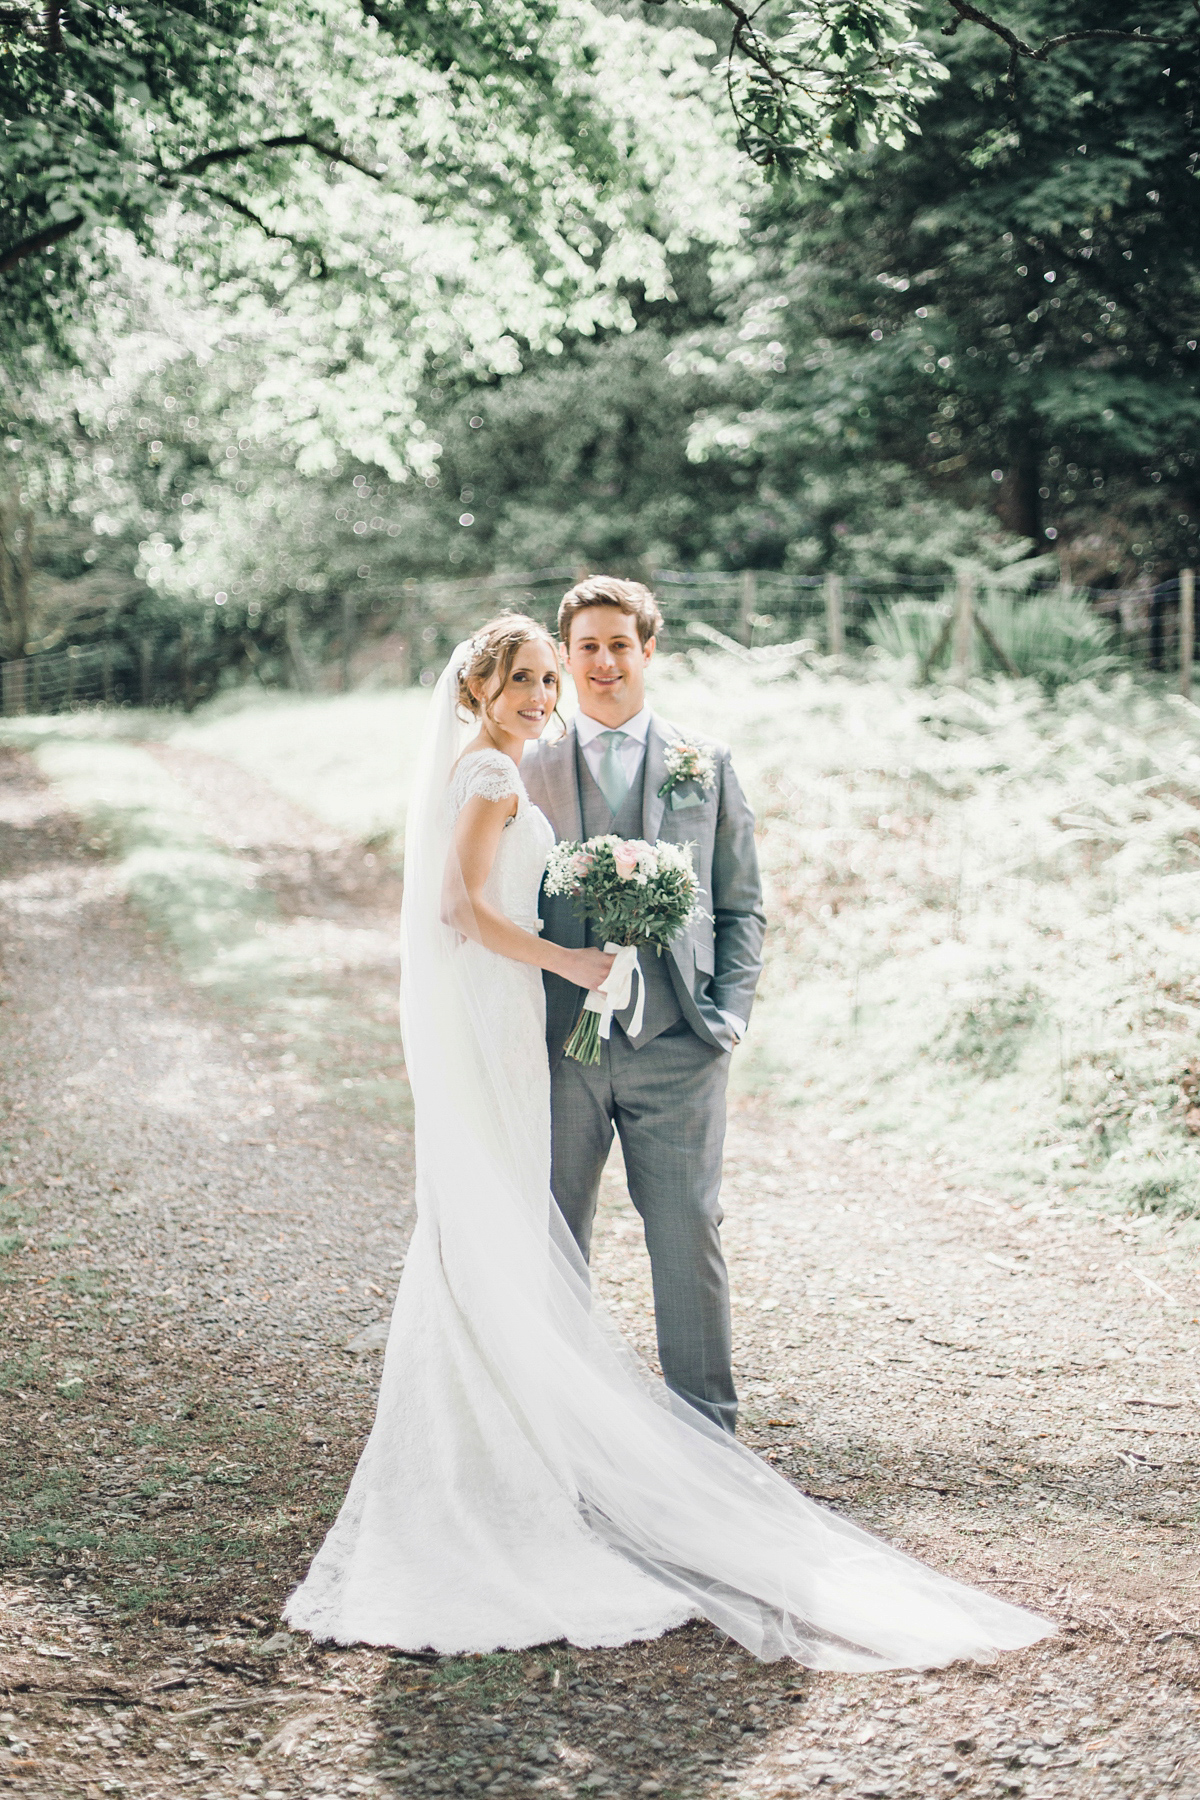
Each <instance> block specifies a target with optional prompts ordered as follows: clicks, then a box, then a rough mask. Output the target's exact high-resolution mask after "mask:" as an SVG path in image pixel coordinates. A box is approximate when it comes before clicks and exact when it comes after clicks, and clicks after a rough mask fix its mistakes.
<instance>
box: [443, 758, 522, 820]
mask: <svg viewBox="0 0 1200 1800" xmlns="http://www.w3.org/2000/svg"><path fill="white" fill-rule="evenodd" d="M450 793H451V798H452V800H453V803H454V808H455V811H457V810H458V809H459V808H460V807H462V806H463V805H465V803H466V802H467V801H468V800H470V799H472V798H473V797H474V796H475V795H478V796H479V798H480V799H481V800H506V799H507V798H508V796H509V795H510V794H516V795H518V796H519V795H520V793H521V777H520V776H519V775H518V774H517V771H516V769H515V768H514V767H513V764H512V762H511V761H510V760H509V758H508V757H507V756H504V755H502V754H501V752H500V751H499V750H477V751H475V752H474V753H473V754H472V755H471V756H464V757H463V760H462V761H461V762H460V763H459V765H458V767H457V769H456V770H455V771H454V779H453V781H452V782H451V784H450Z"/></svg>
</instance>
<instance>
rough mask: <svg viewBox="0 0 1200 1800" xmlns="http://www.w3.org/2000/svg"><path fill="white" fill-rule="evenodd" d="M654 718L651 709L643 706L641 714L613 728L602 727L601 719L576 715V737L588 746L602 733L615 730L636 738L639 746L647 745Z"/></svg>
mask: <svg viewBox="0 0 1200 1800" xmlns="http://www.w3.org/2000/svg"><path fill="white" fill-rule="evenodd" d="M652 717H653V714H652V713H651V711H650V708H649V707H648V706H643V708H642V710H641V712H639V713H634V715H633V717H632V719H626V721H625V723H624V724H623V725H618V726H616V727H613V726H611V725H602V724H601V723H600V721H599V719H589V718H588V716H587V714H586V713H582V712H579V713H576V714H575V735H576V737H577V738H578V739H579V742H580V743H581V744H584V745H587V744H590V743H591V741H592V739H593V738H594V737H598V736H599V734H600V733H601V732H602V731H612V730H614V729H615V730H617V731H623V732H624V733H625V734H626V736H627V737H631V738H635V739H636V740H637V742H638V743H639V744H645V742H646V734H647V732H648V731H649V730H650V720H651V718H652Z"/></svg>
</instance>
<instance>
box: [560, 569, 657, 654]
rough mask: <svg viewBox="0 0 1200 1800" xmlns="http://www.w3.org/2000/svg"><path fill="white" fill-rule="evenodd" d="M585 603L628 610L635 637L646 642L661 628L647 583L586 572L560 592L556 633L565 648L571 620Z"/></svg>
mask: <svg viewBox="0 0 1200 1800" xmlns="http://www.w3.org/2000/svg"><path fill="white" fill-rule="evenodd" d="M587 606H612V607H615V608H616V610H617V611H618V612H623V613H628V614H629V615H630V617H631V618H632V619H634V620H635V622H636V624H637V634H638V638H639V639H640V641H641V642H642V643H643V644H648V643H649V642H650V639H651V638H652V637H657V636H658V634H659V632H660V631H661V630H662V628H663V619H662V614H661V613H660V612H659V610H658V604H657V602H656V601H655V598H654V595H653V594H652V593H651V592H650V589H649V588H648V587H643V586H642V584H641V582H640V581H621V580H620V579H619V578H618V577H617V576H616V575H589V576H588V578H587V580H586V581H580V582H578V583H577V584H576V586H575V587H573V588H572V589H571V591H570V593H569V594H564V595H563V597H562V601H561V603H560V605H559V608H558V635H559V638H560V639H561V641H562V642H563V644H565V646H566V647H567V649H568V650H569V649H570V647H571V621H572V619H574V617H575V614H576V613H580V612H582V611H583V610H584V608H585V607H587Z"/></svg>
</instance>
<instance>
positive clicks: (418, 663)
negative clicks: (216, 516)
mask: <svg viewBox="0 0 1200 1800" xmlns="http://www.w3.org/2000/svg"><path fill="white" fill-rule="evenodd" d="M579 576H580V570H579V569H578V568H577V567H571V568H549V569H535V570H532V571H527V572H524V573H518V574H499V575H488V576H480V577H475V578H467V579H463V580H455V581H416V580H410V581H405V582H403V583H402V584H401V585H400V587H399V588H398V590H397V591H396V593H395V595H394V597H393V598H390V599H389V600H387V601H385V602H383V603H381V602H379V601H378V600H377V601H375V602H374V603H373V604H372V606H371V607H370V610H366V609H364V610H363V612H362V613H361V615H360V613H359V611H358V610H357V608H356V606H355V605H354V603H353V602H352V601H351V600H350V599H349V598H347V599H346V600H344V602H343V605H342V612H341V622H340V630H338V631H335V632H333V633H332V634H331V633H330V631H329V629H328V627H327V626H325V625H322V627H321V629H320V637H319V641H318V637H317V633H316V631H315V630H306V621H305V618H304V616H303V615H302V614H301V612H300V610H299V603H298V602H292V603H289V605H288V607H287V609H286V630H285V631H284V633H283V634H282V636H281V637H280V639H279V647H280V650H281V654H280V655H279V656H277V657H276V659H275V660H274V662H269V661H265V660H264V659H263V658H262V657H261V656H260V655H259V653H258V652H257V650H256V649H255V646H254V643H253V641H252V640H251V639H250V637H249V634H248V633H243V634H242V639H241V641H242V642H243V643H244V645H245V647H246V648H245V654H246V663H245V672H246V674H247V676H249V675H250V674H251V673H252V672H253V673H256V674H257V676H258V678H259V679H260V680H264V681H266V682H268V683H269V684H272V685H280V686H291V687H297V688H300V689H309V690H312V689H317V688H325V689H338V688H341V689H347V688H351V687H354V686H357V685H359V684H360V683H361V682H363V681H375V680H378V679H380V678H381V676H385V677H386V678H388V679H391V680H393V681H396V682H422V683H426V684H427V683H429V682H432V681H433V680H434V679H435V677H436V674H437V671H438V670H439V669H440V668H441V667H442V665H443V664H444V662H445V660H446V657H447V656H448V655H449V652H450V650H451V649H452V648H453V646H454V645H455V644H456V643H457V642H458V641H459V640H460V639H461V638H463V637H464V636H468V635H470V633H471V632H472V631H474V630H475V629H476V628H477V627H478V625H479V623H480V622H481V620H483V619H484V618H487V617H488V616H489V615H490V614H492V613H495V612H499V611H501V610H502V609H505V608H509V609H516V610H520V611H524V612H528V613H529V614H530V615H531V616H532V617H534V618H537V619H539V620H541V621H543V622H544V623H545V624H547V625H550V626H552V625H553V623H554V620H555V615H556V613H557V609H558V603H559V600H560V599H561V598H562V595H563V593H564V591H565V590H566V588H568V587H570V586H571V585H572V584H573V583H574V582H575V581H576V580H578V579H579ZM653 585H654V591H655V594H656V597H657V599H658V604H659V607H660V610H661V612H662V614H663V619H664V624H665V630H664V633H663V644H662V647H663V648H664V649H667V650H677V649H685V648H689V647H695V646H696V644H697V642H698V634H699V638H700V639H706V640H707V641H709V642H713V641H718V640H720V639H725V640H727V641H728V642H730V643H732V644H735V645H738V646H741V647H743V648H746V649H762V650H766V649H768V648H769V647H770V646H772V645H782V644H795V643H797V642H799V641H801V640H803V641H804V642H805V643H807V644H808V645H809V646H810V647H811V649H812V650H813V651H814V652H815V653H817V654H819V655H826V656H849V657H855V656H861V655H862V654H864V653H865V652H866V651H867V649H868V648H869V647H870V645H871V643H872V641H873V639H872V631H873V629H876V628H877V627H878V624H879V622H880V620H881V619H885V618H886V617H887V616H888V615H889V613H890V612H891V609H892V608H895V607H897V605H899V606H900V608H901V609H903V608H904V607H906V606H907V607H910V608H911V607H913V606H914V604H915V606H916V608H917V609H918V610H923V609H924V608H925V607H928V606H931V605H932V606H934V607H936V608H938V609H939V610H940V612H941V614H942V615H943V617H944V619H945V620H946V640H947V642H948V641H949V639H950V636H951V632H952V621H953V618H954V617H955V614H956V609H957V611H959V612H961V609H962V606H963V604H964V601H963V589H962V583H961V581H960V583H959V588H958V591H957V593H956V592H955V591H954V590H948V589H947V587H946V584H945V582H944V581H941V580H938V579H935V578H926V579H921V578H913V579H909V580H898V579H894V578H893V579H880V580H863V579H857V578H849V577H847V578H843V577H841V576H837V575H826V576H823V577H822V576H804V575H790V574H786V573H783V572H779V571H774V570H754V569H746V570H740V571H737V572H733V573H730V572H727V571H708V570H704V571H692V572H689V571H683V570H673V569H663V570H659V571H657V572H656V574H655V576H654V583H653ZM1041 591H1043V592H1044V591H1045V590H1041ZM1069 591H1070V592H1071V593H1073V594H1074V595H1075V596H1076V597H1077V598H1082V599H1085V600H1087V602H1088V603H1089V605H1090V608H1091V610H1092V611H1094V612H1095V613H1096V615H1097V616H1098V617H1099V618H1101V619H1103V620H1104V621H1105V622H1106V623H1107V624H1108V625H1109V627H1110V629H1111V633H1112V646H1111V647H1112V649H1113V650H1114V651H1116V652H1117V653H1119V654H1120V655H1122V656H1123V657H1124V658H1125V659H1127V661H1128V662H1129V664H1130V666H1131V667H1132V668H1135V669H1140V670H1143V671H1146V672H1149V673H1154V674H1159V675H1170V676H1174V677H1176V679H1177V680H1178V683H1179V685H1180V687H1181V688H1182V690H1183V691H1184V692H1189V691H1190V684H1191V672H1192V666H1193V662H1194V658H1195V625H1194V598H1193V596H1194V586H1193V582H1192V578H1191V575H1190V572H1188V571H1183V572H1182V573H1181V575H1179V576H1175V577H1172V578H1171V579H1170V580H1167V581H1162V582H1159V583H1157V584H1154V585H1151V584H1149V583H1147V584H1143V585H1141V586H1138V587H1134V588H1122V589H1079V588H1075V589H1071V590H1069ZM968 604H969V602H968ZM982 629H984V630H986V627H983V628H982ZM968 636H969V626H968ZM963 641H965V639H964V640H963ZM210 660H211V659H210ZM202 663H203V657H202V655H201V653H200V652H199V651H198V649H197V644H196V639H195V638H194V636H193V633H192V631H191V630H190V629H189V628H187V627H185V628H183V629H182V631H181V632H180V633H178V634H177V635H175V636H173V637H169V638H168V637H160V638H142V639H140V640H137V641H135V642H130V641H129V640H128V639H121V638H117V637H113V638H111V639H105V640H102V641H99V642H94V643H91V644H86V645H71V646H69V647H68V648H66V649H64V650H59V651H54V652H43V653H40V654H38V655H34V656H26V657H21V658H10V659H8V660H7V661H4V662H0V710H2V712H3V715H4V716H5V717H6V718H12V717H15V716H19V715H24V714H36V713H56V712H69V711H73V710H76V709H79V708H83V707H89V706H182V707H184V708H185V709H189V710H190V708H191V706H192V705H193V704H194V703H195V702H196V701H197V700H198V699H203V698H205V697H206V695H207V694H208V693H209V692H211V691H213V689H214V686H215V679H214V677H213V675H212V673H211V670H210V672H209V674H207V675H206V674H204V673H203V672H202Z"/></svg>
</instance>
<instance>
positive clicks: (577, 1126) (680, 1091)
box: [521, 576, 766, 1433]
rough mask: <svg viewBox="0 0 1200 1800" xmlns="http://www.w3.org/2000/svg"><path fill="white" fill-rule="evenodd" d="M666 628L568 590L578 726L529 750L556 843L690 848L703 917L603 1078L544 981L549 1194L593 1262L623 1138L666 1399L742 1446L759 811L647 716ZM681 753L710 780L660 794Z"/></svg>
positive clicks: (554, 978)
mask: <svg viewBox="0 0 1200 1800" xmlns="http://www.w3.org/2000/svg"><path fill="white" fill-rule="evenodd" d="M661 625H662V617H661V615H660V613H659V610H658V607H657V606H656V605H655V602H654V597H653V595H652V594H651V593H650V591H649V589H648V588H645V587H643V586H642V585H641V584H640V583H639V582H636V581H618V580H616V579H613V578H611V577H608V576H596V577H594V578H592V579H590V580H588V581H582V582H580V583H579V585H578V587H574V588H572V589H571V591H570V593H569V594H567V595H566V597H565V598H564V600H563V602H562V605H561V606H560V607H559V609H558V634H559V638H560V639H561V642H562V651H563V656H564V659H565V662H566V665H567V668H568V669H569V671H570V673H571V676H572V677H573V679H574V682H575V687H576V690H577V692H578V694H579V714H578V716H577V718H576V719H575V721H574V723H573V724H572V725H571V727H570V728H569V729H568V731H567V733H566V735H565V736H564V737H562V738H560V739H559V740H558V741H557V743H553V744H547V743H546V742H545V741H544V740H543V741H542V742H540V743H538V744H536V745H530V747H529V749H528V750H527V752H526V754H525V757H524V760H523V762H522V765H521V774H522V776H523V778H524V780H525V785H526V788H527V789H528V792H529V796H530V798H531V799H532V800H533V802H534V804H535V805H537V806H539V807H541V809H542V811H543V812H544V813H545V814H546V816H547V818H548V819H549V820H550V822H551V824H552V825H553V826H554V830H555V833H556V834H557V836H558V837H559V838H560V839H568V840H570V839H578V838H589V837H597V836H599V835H601V834H602V833H605V832H615V833H616V834H617V835H618V836H619V837H623V838H645V839H647V840H648V841H649V842H650V843H655V842H657V841H659V840H660V839H661V840H663V841H665V842H667V843H673V844H679V843H688V844H692V845H693V846H694V851H693V857H694V861H695V864H696V869H697V873H698V874H699V877H700V889H701V891H700V901H699V904H700V906H701V907H702V909H703V914H704V915H705V916H702V917H700V918H698V919H696V920H695V922H694V923H693V924H692V925H690V926H689V927H688V928H687V929H686V930H685V931H684V932H683V933H682V934H681V935H680V936H679V937H678V938H676V939H675V941H674V942H673V943H672V944H671V945H670V946H669V947H668V948H667V949H666V950H664V952H663V954H662V955H661V956H656V955H655V954H654V952H653V950H652V949H648V948H646V947H643V949H642V951H641V955H640V961H641V965H642V971H643V975H644V977H645V985H646V994H645V1013H644V1017H643V1020H642V1024H641V1029H640V1030H639V1031H638V1033H637V1035H636V1036H635V1037H631V1036H629V1032H628V1027H629V1026H630V1024H631V1023H632V1016H633V1010H634V1008H633V1004H632V1001H631V1004H630V1005H629V1006H628V1007H626V1008H625V1010H624V1011H623V1012H619V1013H617V1014H616V1016H615V1018H614V1021H613V1026H612V1033H611V1036H610V1037H609V1039H608V1041H607V1042H605V1041H603V1040H601V1045H600V1061H599V1063H598V1064H597V1065H595V1066H594V1067H593V1066H589V1065H585V1064H583V1063H578V1062H575V1061H574V1060H573V1059H572V1058H571V1057H567V1056H564V1054H563V1047H564V1045H565V1044H566V1041H567V1038H568V1037H569V1036H570V1034H571V1030H572V1028H573V1026H574V1024H575V1021H576V1019H577V1018H578V1017H579V1012H580V1008H581V1007H582V1004H583V997H584V990H583V989H582V988H578V987H575V986H573V985H572V984H571V983H570V982H568V981H565V980H563V978H562V977H561V976H558V975H549V974H548V975H546V977H545V983H546V1038H547V1043H548V1046H549V1051H550V1068H551V1072H552V1082H553V1086H552V1099H551V1106H552V1128H553V1164H552V1173H551V1185H552V1187H553V1190H554V1197H555V1199H556V1200H557V1202H558V1205H559V1207H560V1209H561V1211H562V1213H563V1216H564V1217H565V1219H566V1221H567V1224H568V1225H569V1226H570V1228H571V1230H572V1232H573V1233H574V1235H575V1239H576V1241H577V1243H578V1244H579V1248H580V1250H581V1251H582V1252H583V1254H584V1256H585V1257H586V1256H587V1255H588V1252H589V1249H590V1246H591V1237H592V1221H593V1219H594V1217H595V1212H596V1198H597V1195H598V1193H599V1189H600V1177H601V1174H602V1173H603V1169H604V1164H605V1161H606V1159H607V1157H608V1153H609V1150H610V1148H611V1146H612V1140H613V1129H614V1127H615V1128H616V1130H617V1132H618V1133H619V1134H620V1138H621V1148H622V1150H623V1151H624V1155H625V1171H626V1176H627V1179H628V1182H629V1196H630V1199H631V1200H632V1201H633V1204H634V1205H635V1206H636V1208H637V1210H638V1212H639V1213H640V1214H641V1216H642V1222H643V1225H644V1227H645V1233H646V1248H647V1249H648V1250H649V1252H650V1268H651V1274H652V1277H653V1281H654V1311H655V1319H656V1322H657V1327H658V1351H659V1360H660V1361H661V1363H662V1370H663V1375H664V1377H665V1378H666V1382H667V1386H668V1387H670V1388H671V1389H673V1391H674V1392H675V1393H677V1394H679V1395H680V1396H681V1397H682V1398H683V1399H684V1400H686V1401H688V1402H689V1403H690V1404H691V1405H692V1406H694V1407H696V1408H697V1409H698V1410H699V1411H700V1412H702V1413H704V1414H706V1415H707V1417H708V1418H710V1419H711V1420H713V1421H714V1423H716V1424H717V1425H719V1426H721V1427H722V1428H723V1429H724V1430H726V1431H728V1432H730V1433H732V1432H733V1431H734V1429H735V1427H736V1424H737V1395H736V1393H735V1392H734V1386H733V1373H732V1370H731V1368H730V1359H731V1354H732V1346H731V1336H730V1321H729V1282H728V1277H727V1275H726V1272H725V1261H724V1258H723V1257H722V1255H721V1239H720V1231H719V1227H720V1224H721V1216H722V1215H721V1206H720V1191H721V1155H722V1149H723V1146H724V1140H725V1085H726V1081H727V1079H728V1074H729V1053H730V1051H731V1050H732V1048H733V1046H734V1044H736V1043H737V1041H738V1039H739V1038H741V1037H742V1036H743V1035H744V1034H745V1030H746V1022H747V1020H748V1019H749V1017H750V1007H751V1004H752V1002H753V999H754V989H755V986H756V984H757V982H758V977H759V973H760V971H761V969H762V944H763V933H764V931H765V928H766V920H765V917H764V915H763V909H762V889H761V886H760V883H759V876H758V857H757V854H756V852H755V847H754V816H753V814H752V813H751V811H750V808H749V806H748V805H747V803H746V799H745V797H744V795H743V793H742V790H741V788H740V787H739V786H738V781H737V777H736V775H735V774H734V772H733V769H732V766H731V764H730V761H729V752H728V751H727V750H725V749H724V748H722V747H721V746H720V745H718V744H714V743H712V742H711V741H710V740H707V739H699V738H697V737H695V736H694V735H693V736H689V737H688V738H686V739H685V738H684V735H683V733H681V732H680V731H678V730H676V728H675V726H673V725H668V724H667V722H666V721H665V720H664V719H659V718H656V717H655V715H654V714H653V713H652V712H651V711H650V709H649V708H648V706H647V705H646V695H645V679H646V669H647V666H648V665H649V662H650V659H651V657H652V656H653V655H654V648H655V638H656V634H657V632H658V630H659V629H660V627H661ZM684 742H686V743H688V744H689V745H691V746H693V747H698V748H700V749H701V750H703V751H706V752H707V753H708V755H709V757H710V758H711V761H712V775H711V778H710V780H709V781H708V783H707V784H705V782H704V780H703V779H697V780H690V781H682V782H676V784H675V785H674V786H673V787H671V789H670V791H669V792H668V794H667V795H666V796H665V797H664V796H663V795H661V794H660V792H659V790H660V788H662V787H663V786H664V784H666V783H667V781H668V767H667V761H666V750H667V746H668V745H670V744H673V743H678V744H682V743H684ZM542 916H543V921H544V928H545V933H546V936H547V937H548V938H549V939H550V940H551V941H552V942H554V943H556V944H565V945H568V946H580V945H583V944H584V943H599V942H600V941H601V940H600V938H599V937H598V936H597V935H596V933H595V931H594V928H593V927H591V926H587V927H585V926H584V924H583V922H582V921H581V920H580V918H579V916H578V914H577V913H576V912H575V911H574V909H573V907H572V905H571V903H570V901H568V900H566V899H565V898H551V897H550V896H548V895H546V894H543V896H542Z"/></svg>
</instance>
